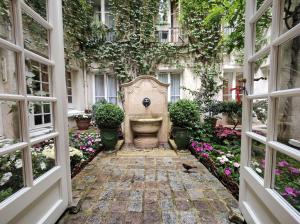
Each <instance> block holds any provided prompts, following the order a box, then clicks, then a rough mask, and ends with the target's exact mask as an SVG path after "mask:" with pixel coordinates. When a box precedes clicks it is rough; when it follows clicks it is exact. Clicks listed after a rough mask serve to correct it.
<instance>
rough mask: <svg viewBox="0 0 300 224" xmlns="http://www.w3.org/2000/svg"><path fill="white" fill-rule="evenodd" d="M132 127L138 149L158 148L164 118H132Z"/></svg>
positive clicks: (134, 141)
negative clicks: (159, 133)
mask: <svg viewBox="0 0 300 224" xmlns="http://www.w3.org/2000/svg"><path fill="white" fill-rule="evenodd" d="M129 120H130V126H131V129H132V131H133V134H134V139H133V143H134V146H135V147H136V148H143V149H150V148H155V147H158V144H159V143H158V137H157V134H158V132H159V130H160V128H161V124H162V121H163V118H162V117H147V116H144V117H143V116H140V117H139V116H138V117H131V118H130V119H129Z"/></svg>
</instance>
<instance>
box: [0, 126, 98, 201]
mask: <svg viewBox="0 0 300 224" xmlns="http://www.w3.org/2000/svg"><path fill="white" fill-rule="evenodd" d="M69 138H70V147H69V153H70V163H71V173H72V177H73V176H75V175H76V174H77V173H78V172H79V171H80V170H81V169H82V168H83V167H84V166H85V165H86V164H88V162H89V161H91V160H92V159H93V158H94V157H95V156H96V155H97V154H98V152H100V149H101V139H100V134H99V133H98V132H97V131H96V130H95V129H90V130H87V131H75V132H70V134H69ZM31 157H32V173H33V178H34V179H36V178H38V177H40V176H41V175H43V174H44V173H46V172H47V171H49V170H50V169H51V168H53V167H54V166H55V142H54V139H50V140H46V141H44V142H41V143H38V144H36V145H34V146H32V147H31ZM22 187H24V184H23V160H22V153H21V151H16V152H14V153H11V154H7V155H4V156H1V157H0V202H1V201H3V200H4V199H6V198H7V197H9V196H10V195H12V194H13V193H15V192H17V191H18V190H20V189H21V188H22Z"/></svg>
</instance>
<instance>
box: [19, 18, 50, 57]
mask: <svg viewBox="0 0 300 224" xmlns="http://www.w3.org/2000/svg"><path fill="white" fill-rule="evenodd" d="M22 19H23V33H24V46H25V48H26V49H27V50H30V51H32V52H34V53H36V54H38V55H41V56H43V57H46V58H48V57H49V55H48V54H49V53H48V31H47V29H45V28H44V27H42V26H41V25H40V24H39V23H37V22H35V21H34V19H32V18H31V17H30V16H28V15H27V14H26V13H22Z"/></svg>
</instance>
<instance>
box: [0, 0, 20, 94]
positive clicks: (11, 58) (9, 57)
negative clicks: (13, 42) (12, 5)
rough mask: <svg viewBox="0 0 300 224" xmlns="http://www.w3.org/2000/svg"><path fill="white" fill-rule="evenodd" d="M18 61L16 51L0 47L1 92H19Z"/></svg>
mask: <svg viewBox="0 0 300 224" xmlns="http://www.w3.org/2000/svg"><path fill="white" fill-rule="evenodd" d="M0 4H1V3H0ZM0 10H1V9H0ZM16 61H17V54H16V53H15V52H13V51H9V50H6V49H4V48H0V77H1V82H0V93H9V94H18V88H17V62H16Z"/></svg>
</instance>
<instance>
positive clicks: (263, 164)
mask: <svg viewBox="0 0 300 224" xmlns="http://www.w3.org/2000/svg"><path fill="white" fill-rule="evenodd" d="M260 163H261V166H262V167H263V168H265V165H266V161H265V160H264V159H263V160H262V161H261V162H260Z"/></svg>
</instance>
